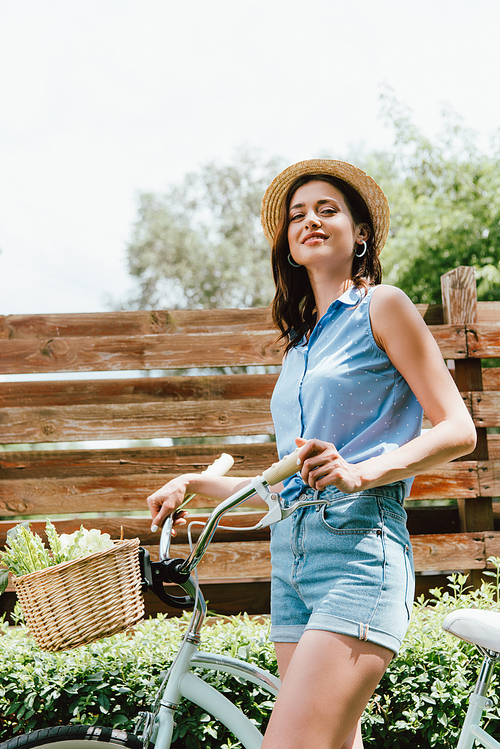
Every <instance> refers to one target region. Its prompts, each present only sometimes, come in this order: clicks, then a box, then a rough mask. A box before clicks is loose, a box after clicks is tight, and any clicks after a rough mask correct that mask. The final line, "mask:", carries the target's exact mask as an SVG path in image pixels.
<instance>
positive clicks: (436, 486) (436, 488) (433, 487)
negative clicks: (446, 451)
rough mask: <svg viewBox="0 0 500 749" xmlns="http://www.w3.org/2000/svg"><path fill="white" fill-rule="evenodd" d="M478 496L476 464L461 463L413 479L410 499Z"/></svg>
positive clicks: (470, 462)
mask: <svg viewBox="0 0 500 749" xmlns="http://www.w3.org/2000/svg"><path fill="white" fill-rule="evenodd" d="M478 494H479V480H478V476H477V463H476V462H475V461H461V462H456V463H448V464H446V465H444V466H442V467H441V468H436V469H435V470H433V471H426V472H425V473H421V474H420V475H418V476H416V477H415V481H414V482H413V486H412V490H411V494H410V497H409V499H408V500H407V501H409V502H411V500H413V499H443V498H454V499H458V498H460V499H467V498H469V497H470V498H472V497H476V496H477V495H478Z"/></svg>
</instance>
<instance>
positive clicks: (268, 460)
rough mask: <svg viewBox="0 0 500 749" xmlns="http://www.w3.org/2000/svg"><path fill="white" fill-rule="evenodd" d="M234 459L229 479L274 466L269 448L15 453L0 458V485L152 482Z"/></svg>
mask: <svg viewBox="0 0 500 749" xmlns="http://www.w3.org/2000/svg"><path fill="white" fill-rule="evenodd" d="M223 452H225V453H229V454H230V455H231V456H232V457H233V459H234V466H233V468H232V469H231V471H230V475H234V476H246V475H250V476H254V475H257V474H258V473H261V472H262V471H263V470H264V469H265V468H268V467H269V466H270V465H271V464H272V463H274V462H275V461H276V460H277V454H276V444H275V443H274V442H256V443H248V444H247V443H237V444H236V443H233V444H230V443H225V444H216V445H207V444H203V445H197V444H194V445H174V446H172V447H132V448H130V447H129V448H115V449H108V450H102V449H101V450H86V449H81V450H20V451H10V450H7V451H5V452H0V479H11V480H19V479H21V480H24V479H25V478H27V479H40V478H50V479H56V480H57V479H59V478H72V477H77V476H83V477H89V476H97V477H102V478H111V479H115V478H117V477H119V476H128V475H133V476H135V475H137V474H140V475H141V476H144V475H148V474H149V475H153V476H155V477H156V480H157V481H168V480H169V477H173V476H178V475H179V474H181V473H198V472H200V471H204V470H205V468H207V467H208V466H209V465H210V464H211V463H213V461H214V460H215V459H216V458H218V457H220V455H221V453H223Z"/></svg>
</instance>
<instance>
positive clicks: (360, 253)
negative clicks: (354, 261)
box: [354, 241, 368, 257]
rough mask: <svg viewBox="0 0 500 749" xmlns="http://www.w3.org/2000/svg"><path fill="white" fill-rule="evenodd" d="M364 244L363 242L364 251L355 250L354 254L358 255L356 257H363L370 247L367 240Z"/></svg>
mask: <svg viewBox="0 0 500 749" xmlns="http://www.w3.org/2000/svg"><path fill="white" fill-rule="evenodd" d="M362 244H363V252H355V253H354V254H355V255H356V257H363V255H365V254H366V250H367V249H368V248H367V246H366V242H365V241H363V242H362Z"/></svg>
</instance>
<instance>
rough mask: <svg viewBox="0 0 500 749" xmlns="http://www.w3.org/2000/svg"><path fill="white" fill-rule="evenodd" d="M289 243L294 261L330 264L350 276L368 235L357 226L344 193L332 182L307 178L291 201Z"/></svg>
mask: <svg viewBox="0 0 500 749" xmlns="http://www.w3.org/2000/svg"><path fill="white" fill-rule="evenodd" d="M288 219H289V224H288V244H289V247H290V254H291V255H292V258H293V259H294V260H295V262H297V263H300V264H301V265H304V266H305V267H306V268H307V269H312V268H313V267H315V266H318V267H319V266H325V265H329V266H331V267H332V269H334V268H335V269H338V270H339V271H341V272H344V273H347V276H350V273H351V268H352V260H353V254H354V251H355V249H356V248H358V247H360V243H361V241H362V240H365V239H367V236H366V230H365V228H364V226H363V225H362V226H355V224H354V221H353V219H352V216H351V213H350V211H349V209H348V207H347V205H346V203H345V200H344V197H343V195H342V193H341V192H340V191H339V190H337V188H336V187H334V186H333V185H331V184H330V183H329V182H320V181H316V182H307V183H306V184H305V185H302V186H301V187H299V188H298V189H297V190H296V191H295V193H294V194H293V196H292V200H291V201H290V211H289V217H288Z"/></svg>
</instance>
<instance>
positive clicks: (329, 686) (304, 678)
mask: <svg viewBox="0 0 500 749" xmlns="http://www.w3.org/2000/svg"><path fill="white" fill-rule="evenodd" d="M276 652H277V655H278V667H279V669H280V674H281V676H282V677H283V683H282V686H281V689H280V693H279V695H278V698H277V700H276V705H275V708H274V710H273V714H272V716H271V720H270V722H269V726H268V729H267V731H266V735H265V737H264V742H263V744H262V749H361V747H362V741H361V733H360V730H359V727H358V723H359V720H360V718H361V715H362V713H363V710H364V709H365V707H366V704H367V702H368V700H369V699H370V697H371V695H372V693H373V691H374V689H375V687H376V686H377V684H378V682H379V680H380V678H381V677H382V674H383V673H384V671H385V669H386V668H387V666H388V664H389V662H390V660H391V658H392V655H393V653H392V651H390V650H387V649H386V648H382V647H380V646H379V645H374V644H373V643H370V642H363V641H361V640H357V639H355V638H354V637H346V636H345V635H338V634H335V633H333V632H324V631H320V630H308V631H307V632H304V634H303V635H302V637H301V639H300V642H299V643H298V644H295V643H277V648H276Z"/></svg>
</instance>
